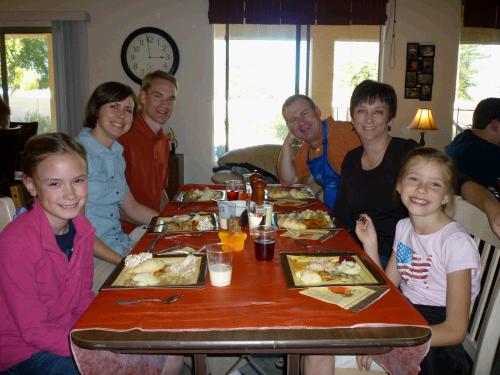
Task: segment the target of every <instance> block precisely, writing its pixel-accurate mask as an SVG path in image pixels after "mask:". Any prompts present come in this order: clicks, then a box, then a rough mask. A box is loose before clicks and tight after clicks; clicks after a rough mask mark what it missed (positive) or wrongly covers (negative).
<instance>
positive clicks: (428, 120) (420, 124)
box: [408, 108, 437, 146]
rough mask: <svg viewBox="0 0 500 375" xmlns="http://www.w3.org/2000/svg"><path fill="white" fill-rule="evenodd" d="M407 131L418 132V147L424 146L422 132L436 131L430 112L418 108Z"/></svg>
mask: <svg viewBox="0 0 500 375" xmlns="http://www.w3.org/2000/svg"><path fill="white" fill-rule="evenodd" d="M408 129H416V130H420V142H419V144H420V146H425V139H424V132H426V131H427V130H437V126H436V122H435V121H434V116H432V111H431V110H430V109H428V108H420V109H419V110H418V111H417V114H416V115H415V117H414V118H413V120H412V122H411V124H410V125H408Z"/></svg>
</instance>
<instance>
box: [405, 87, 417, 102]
mask: <svg viewBox="0 0 500 375" xmlns="http://www.w3.org/2000/svg"><path fill="white" fill-rule="evenodd" d="M405 98H406V99H419V98H420V87H407V88H405Z"/></svg>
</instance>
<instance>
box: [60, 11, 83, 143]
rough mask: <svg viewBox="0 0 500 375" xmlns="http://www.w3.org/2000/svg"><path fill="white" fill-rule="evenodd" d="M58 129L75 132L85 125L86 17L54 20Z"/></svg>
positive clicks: (69, 132) (64, 131)
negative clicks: (74, 19)
mask: <svg viewBox="0 0 500 375" xmlns="http://www.w3.org/2000/svg"><path fill="white" fill-rule="evenodd" d="M52 39H53V44H54V71H55V77H56V79H55V97H56V103H57V110H56V111H57V124H58V126H57V127H58V130H59V131H60V132H63V133H67V134H69V135H72V136H75V135H77V134H78V132H79V131H80V129H81V128H82V123H83V117H84V112H85V103H86V100H87V97H88V92H89V84H88V82H89V72H88V52H87V24H86V21H52Z"/></svg>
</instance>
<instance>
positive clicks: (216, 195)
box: [173, 188, 226, 202]
mask: <svg viewBox="0 0 500 375" xmlns="http://www.w3.org/2000/svg"><path fill="white" fill-rule="evenodd" d="M207 190H210V192H211V193H210V194H206V193H205V196H203V193H204V192H205V191H207ZM195 191H198V192H199V194H200V197H198V198H193V197H191V195H193V194H194V195H198V193H193V192H195ZM212 192H213V193H212ZM208 195H210V196H208ZM225 199H226V191H225V190H218V189H208V188H207V189H203V188H202V189H189V190H184V191H180V192H179V193H177V195H176V196H175V197H174V199H173V200H174V201H177V202H211V201H214V200H225Z"/></svg>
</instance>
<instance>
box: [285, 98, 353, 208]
mask: <svg viewBox="0 0 500 375" xmlns="http://www.w3.org/2000/svg"><path fill="white" fill-rule="evenodd" d="M282 115H283V118H284V119H285V122H286V125H287V127H288V131H289V132H288V135H287V136H286V138H285V141H284V142H283V147H282V148H281V152H280V155H279V157H278V173H279V178H280V182H281V183H282V184H284V185H290V184H293V183H297V182H301V183H307V181H308V179H309V178H311V177H312V178H314V180H315V181H316V182H317V183H318V184H319V185H321V186H322V187H323V194H324V203H325V204H326V206H327V207H329V208H333V205H334V203H335V198H336V195H337V187H338V184H339V182H340V166H341V164H342V161H343V160H344V156H345V155H346V153H347V152H348V151H350V150H352V149H353V148H355V147H357V146H359V145H360V141H359V139H358V137H357V135H356V133H355V132H354V131H353V128H352V124H351V123H350V122H346V121H335V120H333V118H332V117H331V116H330V117H329V118H327V119H326V120H324V121H321V110H320V109H319V107H318V106H317V105H316V104H315V103H314V101H313V100H312V99H311V98H309V97H308V96H306V95H292V96H290V97H289V98H288V99H286V100H285V102H284V103H283V107H282ZM296 140H299V141H303V143H302V145H301V147H300V148H299V150H298V151H297V153H296V155H295V156H294V152H293V144H294V142H296Z"/></svg>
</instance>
